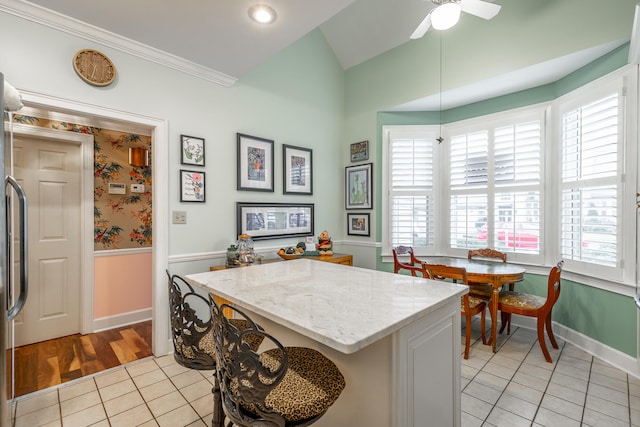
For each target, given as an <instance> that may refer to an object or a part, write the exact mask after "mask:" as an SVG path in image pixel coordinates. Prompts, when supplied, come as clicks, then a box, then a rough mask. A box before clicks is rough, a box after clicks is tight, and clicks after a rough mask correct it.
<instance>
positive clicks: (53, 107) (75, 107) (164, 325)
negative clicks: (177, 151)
mask: <svg viewBox="0 0 640 427" xmlns="http://www.w3.org/2000/svg"><path fill="white" fill-rule="evenodd" d="M20 93H21V95H22V101H23V103H24V104H25V105H26V106H30V107H35V108H40V109H43V110H47V111H58V112H63V113H65V114H71V115H75V116H77V117H95V118H97V119H100V120H105V121H112V122H120V123H122V122H124V123H129V124H132V125H137V126H144V127H146V128H148V129H150V130H151V144H152V152H153V156H151V157H152V164H151V173H152V175H151V179H152V182H153V186H152V190H151V191H152V199H153V213H152V224H153V230H152V239H153V246H152V274H151V276H152V279H151V280H152V336H153V338H152V341H153V342H152V352H153V354H154V355H156V356H161V355H165V354H168V353H169V351H170V349H171V341H170V337H169V331H170V330H169V310H168V309H167V307H169V296H168V292H167V283H166V273H165V270H166V269H167V268H168V259H169V249H168V241H169V202H168V200H169V192H168V190H167V189H168V188H169V173H168V164H169V148H168V147H169V121H168V120H165V119H159V118H154V117H150V116H144V115H141V114H137V113H132V112H127V111H121V110H116V109H111V108H105V107H100V106H97V105H92V104H88V103H83V102H78V101H72V100H69V99H64V98H58V97H54V96H50V95H45V94H41V93H37V92H31V91H28V90H21V91H20ZM91 169H92V171H93V160H92V162H91ZM90 200H91V203H93V196H92V197H91V199H90ZM85 225H86V224H85ZM90 227H91V228H92V229H93V217H92V218H91V221H90ZM92 233H93V231H92ZM91 264H92V265H93V250H92V251H91ZM93 282H94V280H93V277H92V278H91V281H90V283H91V284H92V285H93ZM83 303H85V302H84V301H83ZM90 305H91V307H93V300H92V301H91V303H90ZM92 310H93V308H92ZM91 321H92V322H93V319H91Z"/></svg>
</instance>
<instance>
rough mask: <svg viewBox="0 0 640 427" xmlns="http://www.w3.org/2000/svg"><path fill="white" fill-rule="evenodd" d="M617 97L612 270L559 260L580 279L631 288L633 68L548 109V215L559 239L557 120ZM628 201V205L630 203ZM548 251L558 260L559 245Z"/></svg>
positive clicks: (633, 270)
mask: <svg viewBox="0 0 640 427" xmlns="http://www.w3.org/2000/svg"><path fill="white" fill-rule="evenodd" d="M612 92H617V93H619V94H620V104H619V108H620V109H621V110H622V111H621V112H620V117H621V120H620V123H619V125H618V126H619V132H620V133H619V135H620V142H619V147H618V148H619V153H618V156H619V160H618V165H619V167H620V169H621V170H620V173H619V175H618V179H617V183H616V184H617V186H619V190H618V195H619V197H618V202H619V203H620V205H621V206H620V207H619V209H618V213H619V214H620V220H619V221H618V223H617V237H616V244H617V245H620V246H622V249H621V250H620V251H619V253H618V261H617V263H616V266H615V267H609V266H604V265H599V264H594V263H588V262H584V261H578V260H570V259H565V263H564V270H566V271H569V272H573V273H575V274H578V275H580V276H584V277H592V278H604V277H606V280H607V281H608V282H611V283H615V284H620V285H625V286H628V285H632V286H634V287H635V282H636V264H637V260H636V259H637V248H636V240H637V239H635V238H634V239H625V238H624V236H630V235H633V236H637V233H638V226H637V218H636V210H637V205H636V203H635V200H636V195H635V191H636V188H637V185H638V184H637V183H638V173H637V167H638V163H637V162H638V161H639V159H638V151H637V120H638V109H637V104H638V66H637V65H629V66H626V67H622V68H620V69H618V70H616V71H614V72H612V73H609V74H607V75H606V76H603V77H601V78H599V79H597V80H594V81H592V82H590V83H588V84H586V85H584V86H582V87H580V88H578V89H575V90H573V91H572V92H570V93H568V94H566V95H564V96H562V97H559V98H557V99H556V100H555V101H554V102H553V104H552V117H553V130H552V132H553V134H552V135H553V136H552V139H553V140H554V141H557V143H556V144H554V146H553V150H552V151H553V155H552V156H551V158H550V159H549V165H550V168H551V169H552V170H553V171H554V172H555V173H556V175H555V178H556V179H554V180H552V182H553V183H554V188H553V193H554V195H555V200H554V207H555V209H554V211H553V216H552V217H550V218H554V219H555V221H553V222H554V223H555V229H554V233H555V234H556V235H558V236H559V235H560V233H561V228H560V223H561V208H562V200H561V198H562V182H561V181H562V172H561V168H562V135H561V134H562V115H563V114H564V113H565V112H566V111H569V110H571V109H574V108H578V107H580V106H584V105H587V104H589V103H591V102H594V101H597V100H599V99H602V98H603V97H605V96H607V95H609V94H611V93H612ZM630 201H633V203H632V202H630ZM552 249H553V251H554V252H553V253H554V254H555V257H556V258H558V259H560V258H561V257H562V252H561V248H560V242H558V245H557V246H556V247H554V248H552ZM614 287H615V286H614Z"/></svg>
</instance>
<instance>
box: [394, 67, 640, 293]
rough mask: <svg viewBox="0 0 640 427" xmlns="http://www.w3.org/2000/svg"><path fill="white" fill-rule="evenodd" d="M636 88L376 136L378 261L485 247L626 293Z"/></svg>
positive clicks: (607, 83) (626, 81)
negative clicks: (399, 253) (400, 250)
mask: <svg viewBox="0 0 640 427" xmlns="http://www.w3.org/2000/svg"><path fill="white" fill-rule="evenodd" d="M637 87H638V84H637V68H636V67H633V66H628V67H625V68H623V69H620V70H618V71H616V72H613V73H611V74H610V75H608V76H605V77H603V78H601V79H599V80H597V81H594V82H591V83H589V84H587V85H585V86H583V87H582V88H580V89H578V90H575V91H573V92H571V93H568V94H567V95H564V96H562V97H560V98H558V99H557V100H555V101H553V102H550V103H548V104H539V105H533V106H530V107H526V108H521V109H517V110H512V111H505V112H500V113H495V114H492V115H489V116H483V117H478V118H474V119H469V120H464V121H460V122H456V123H450V124H447V125H444V126H443V127H442V129H441V128H440V127H439V126H385V127H383V156H382V157H383V175H384V176H383V187H384V188H383V212H382V220H383V236H382V246H383V251H382V253H383V255H388V254H390V253H391V248H392V247H394V246H398V245H410V246H414V248H417V250H416V253H418V254H420V253H424V254H440V255H454V256H464V255H466V252H467V251H468V250H469V249H476V248H482V247H491V248H494V249H497V250H500V251H502V252H506V253H508V254H509V255H508V257H509V260H510V261H513V262H522V263H526V264H536V265H554V264H555V263H556V262H557V261H558V260H559V259H564V260H565V270H566V271H567V272H571V271H573V272H575V273H576V274H580V275H582V276H591V277H597V278H604V279H606V280H607V281H609V282H611V283H619V284H626V285H630V284H633V283H634V282H635V253H636V233H637V227H636V208H637V206H636V199H637V197H636V195H635V189H636V180H637V162H638V153H637V116H638V109H637V102H638V101H637V93H636V92H637ZM443 130H444V132H443ZM442 132H443V133H444V141H443V142H442V143H441V144H439V143H438V142H437V140H436V138H437V137H438V136H439V135H440V134H441V133H442ZM586 282H588V283H589V281H588V280H587V281H586ZM612 286H613V285H612Z"/></svg>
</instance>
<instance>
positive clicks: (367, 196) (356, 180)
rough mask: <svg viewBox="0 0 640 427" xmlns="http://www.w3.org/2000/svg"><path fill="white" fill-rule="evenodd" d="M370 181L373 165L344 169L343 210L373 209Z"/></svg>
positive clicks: (371, 182) (367, 164)
mask: <svg viewBox="0 0 640 427" xmlns="http://www.w3.org/2000/svg"><path fill="white" fill-rule="evenodd" d="M372 179H373V163H365V164H363V165H357V166H347V167H345V169H344V184H345V189H344V199H345V209H371V208H372V207H373V192H372V189H373V181H372Z"/></svg>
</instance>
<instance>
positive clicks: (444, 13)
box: [431, 2, 460, 30]
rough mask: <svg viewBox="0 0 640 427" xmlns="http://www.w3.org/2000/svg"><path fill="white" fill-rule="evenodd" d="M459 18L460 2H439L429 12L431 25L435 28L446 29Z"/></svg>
mask: <svg viewBox="0 0 640 427" xmlns="http://www.w3.org/2000/svg"><path fill="white" fill-rule="evenodd" d="M459 20H460V4H459V3H456V2H450V3H445V4H441V5H440V6H438V7H436V8H435V9H433V11H432V12H431V25H433V28H435V29H436V30H448V29H449V28H451V27H453V26H454V25H456V24H457V23H458V21H459Z"/></svg>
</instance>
